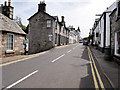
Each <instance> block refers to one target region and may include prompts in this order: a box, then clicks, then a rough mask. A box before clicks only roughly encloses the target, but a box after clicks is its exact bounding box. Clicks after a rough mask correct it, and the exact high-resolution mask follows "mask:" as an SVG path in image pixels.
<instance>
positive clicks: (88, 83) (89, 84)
mask: <svg viewBox="0 0 120 90" xmlns="http://www.w3.org/2000/svg"><path fill="white" fill-rule="evenodd" d="M81 58H82V59H84V60H87V61H89V57H88V50H87V46H85V48H84V51H83V53H82V57H81ZM82 66H87V73H88V75H87V76H86V77H83V78H81V79H80V85H79V88H80V90H81V89H92V90H95V89H94V82H93V79H92V73H91V69H90V64H89V63H88V64H84V65H82Z"/></svg>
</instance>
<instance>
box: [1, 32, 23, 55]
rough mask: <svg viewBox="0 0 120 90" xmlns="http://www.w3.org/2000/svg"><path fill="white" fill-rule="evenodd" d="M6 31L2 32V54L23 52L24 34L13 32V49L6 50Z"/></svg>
mask: <svg viewBox="0 0 120 90" xmlns="http://www.w3.org/2000/svg"><path fill="white" fill-rule="evenodd" d="M7 34H8V33H7V32H2V56H3V57H5V56H13V55H20V54H24V48H25V46H24V44H23V40H25V35H19V34H13V33H9V34H13V35H14V49H13V51H10V52H8V51H7Z"/></svg>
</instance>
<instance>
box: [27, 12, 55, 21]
mask: <svg viewBox="0 0 120 90" xmlns="http://www.w3.org/2000/svg"><path fill="white" fill-rule="evenodd" d="M40 12H42V13H44V14H46V15H48V16H50V17H52V18H53V19H54V20H55V19H56V18H55V17H53V16H51V15H50V14H48V13H46V12H43V11H40ZM38 13H39V12H37V13H35V14H34V15H32V16H31V17H30V18H29V19H28V20H30V19H31V18H33V17H34V16H35V15H37V14H38Z"/></svg>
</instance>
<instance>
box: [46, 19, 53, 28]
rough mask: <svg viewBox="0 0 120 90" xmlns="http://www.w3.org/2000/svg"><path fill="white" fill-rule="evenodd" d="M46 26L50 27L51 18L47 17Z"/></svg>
mask: <svg viewBox="0 0 120 90" xmlns="http://www.w3.org/2000/svg"><path fill="white" fill-rule="evenodd" d="M46 27H47V28H51V27H52V20H50V19H48V20H47V21H46Z"/></svg>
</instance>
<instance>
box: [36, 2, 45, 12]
mask: <svg viewBox="0 0 120 90" xmlns="http://www.w3.org/2000/svg"><path fill="white" fill-rule="evenodd" d="M40 11H42V12H46V4H45V1H40V4H38V12H40Z"/></svg>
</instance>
